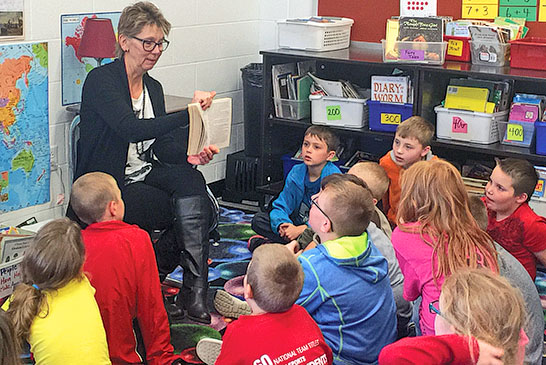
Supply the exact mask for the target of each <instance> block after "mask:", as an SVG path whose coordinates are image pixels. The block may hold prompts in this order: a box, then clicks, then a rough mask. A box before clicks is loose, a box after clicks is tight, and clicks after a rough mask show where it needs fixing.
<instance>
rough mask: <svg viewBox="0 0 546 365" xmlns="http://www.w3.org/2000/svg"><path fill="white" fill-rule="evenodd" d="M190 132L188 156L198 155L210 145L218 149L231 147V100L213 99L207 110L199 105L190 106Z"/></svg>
mask: <svg viewBox="0 0 546 365" xmlns="http://www.w3.org/2000/svg"><path fill="white" fill-rule="evenodd" d="M188 114H189V115H190V130H189V138H188V156H189V155H196V154H198V153H199V152H201V151H203V148H204V147H206V146H208V145H211V144H213V145H215V146H216V147H218V148H225V147H228V146H229V140H230V136H231V98H220V99H213V100H212V105H211V106H210V108H208V109H207V110H203V109H201V106H200V105H199V103H192V104H189V105H188Z"/></svg>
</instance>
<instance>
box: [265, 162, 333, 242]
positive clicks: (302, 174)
mask: <svg viewBox="0 0 546 365" xmlns="http://www.w3.org/2000/svg"><path fill="white" fill-rule="evenodd" d="M307 172H308V170H307V165H305V164H303V163H302V164H297V165H295V166H294V167H292V170H290V172H289V173H288V176H287V177H286V182H285V183H284V188H283V189H282V191H281V193H280V195H279V197H278V198H277V199H275V201H274V202H273V209H272V210H271V212H270V213H269V219H270V222H271V230H272V231H273V232H279V226H280V225H281V224H282V223H292V224H294V225H296V226H299V225H301V224H304V223H307V218H308V215H309V208H310V207H311V201H310V200H309V199H310V197H311V195H314V194H316V193H318V192H319V190H320V183H321V181H322V179H324V178H325V177H326V176H328V175H332V174H336V173H337V174H339V173H341V171H340V170H339V169H338V167H337V166H336V165H334V164H333V163H331V162H330V161H328V162H327V163H326V165H324V167H323V168H322V171H321V172H320V178H319V179H317V180H316V181H313V182H312V183H311V182H310V181H309V174H308V173H307ZM311 186H312V188H311ZM306 187H307V188H309V189H310V190H309V191H307V192H306ZM302 204H303V205H305V206H306V209H303V210H305V211H302ZM294 213H297V215H298V216H297V217H296V219H294V221H292V219H291V218H290V217H291V216H292V217H294V215H295V214H294Z"/></svg>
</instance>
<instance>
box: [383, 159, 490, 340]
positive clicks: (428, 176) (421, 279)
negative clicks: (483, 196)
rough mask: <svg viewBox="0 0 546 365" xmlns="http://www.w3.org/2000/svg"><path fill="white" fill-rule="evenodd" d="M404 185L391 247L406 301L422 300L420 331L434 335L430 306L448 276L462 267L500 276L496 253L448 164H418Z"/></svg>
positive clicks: (405, 176)
mask: <svg viewBox="0 0 546 365" xmlns="http://www.w3.org/2000/svg"><path fill="white" fill-rule="evenodd" d="M400 185H401V187H402V191H401V199H400V203H399V206H398V215H397V223H398V227H397V228H396V229H395V230H394V232H393V235H392V244H393V246H394V249H395V252H396V257H397V258H398V261H399V263H400V269H401V270H402V273H403V274H404V298H405V299H406V300H416V299H417V298H418V297H420V296H421V297H422V302H421V305H420V308H419V317H420V322H419V324H420V328H421V331H422V333H423V334H424V335H433V334H434V317H435V315H434V314H432V313H430V312H429V311H428V306H429V304H430V303H431V302H432V301H435V300H438V298H439V297H440V290H441V288H442V283H443V281H444V278H445V277H447V276H448V275H450V274H452V273H454V272H456V271H457V270H459V269H462V268H477V267H487V268H490V269H491V270H493V271H495V272H498V265H497V254H496V251H495V247H494V245H493V241H492V239H491V237H489V235H488V234H487V233H485V232H484V231H482V230H481V229H480V227H479V226H478V224H477V223H476V221H475V219H474V218H473V216H472V214H471V213H470V210H469V208H468V194H467V192H466V189H465V187H464V183H463V180H462V178H461V175H460V174H459V172H458V171H457V169H456V168H455V167H454V166H453V165H451V164H450V163H449V162H447V161H444V160H440V159H438V160H432V161H421V162H417V163H415V164H414V165H412V166H411V167H410V168H409V169H407V170H406V171H405V172H404V174H403V175H402V176H401V178H400Z"/></svg>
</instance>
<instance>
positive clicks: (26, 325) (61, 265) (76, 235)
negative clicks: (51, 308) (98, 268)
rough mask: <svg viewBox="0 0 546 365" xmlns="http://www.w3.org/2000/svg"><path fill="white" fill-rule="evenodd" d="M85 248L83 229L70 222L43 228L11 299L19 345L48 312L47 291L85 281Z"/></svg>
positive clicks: (60, 220)
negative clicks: (35, 322) (38, 318)
mask: <svg viewBox="0 0 546 365" xmlns="http://www.w3.org/2000/svg"><path fill="white" fill-rule="evenodd" d="M84 259H85V247H84V245H83V239H82V235H81V232H80V226H78V225H77V224H76V223H75V222H73V221H71V220H70V219H68V218H62V219H57V220H54V221H51V222H49V223H47V224H46V225H45V226H43V227H42V228H41V229H40V230H39V231H38V233H37V234H36V237H34V240H33V242H32V245H30V247H29V249H28V250H27V251H26V253H25V256H24V257H23V261H22V262H21V273H22V282H21V284H19V285H18V286H17V287H16V288H15V291H14V292H13V295H12V297H11V303H10V306H9V309H8V311H7V312H8V314H9V315H10V317H11V319H12V321H13V324H14V327H15V334H16V337H17V339H18V341H19V344H21V343H24V341H28V336H29V334H30V326H31V325H32V322H33V321H34V318H35V317H36V316H37V315H38V314H39V313H41V311H45V313H46V314H40V315H41V316H42V317H45V316H47V313H48V307H47V298H46V291H54V290H57V289H60V288H62V287H64V286H65V285H66V284H68V283H69V282H70V281H72V280H74V279H83V278H84V274H83V273H82V267H83V262H84Z"/></svg>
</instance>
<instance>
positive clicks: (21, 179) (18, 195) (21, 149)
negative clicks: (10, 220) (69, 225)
mask: <svg viewBox="0 0 546 365" xmlns="http://www.w3.org/2000/svg"><path fill="white" fill-rule="evenodd" d="M47 63H48V58H47V43H46V42H42V43H23V44H8V45H0V213H2V212H8V211H12V210H17V209H20V208H24V207H28V206H33V205H38V204H43V203H46V202H48V201H49V200H50V197H49V173H50V169H49V166H50V165H49V113H48V76H47V68H48V64H47Z"/></svg>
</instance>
